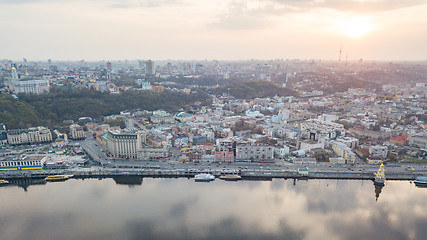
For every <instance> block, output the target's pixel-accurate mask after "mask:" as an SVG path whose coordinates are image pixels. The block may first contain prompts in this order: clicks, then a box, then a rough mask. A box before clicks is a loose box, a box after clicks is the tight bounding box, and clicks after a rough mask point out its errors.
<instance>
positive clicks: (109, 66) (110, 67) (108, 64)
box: [107, 61, 113, 80]
mask: <svg viewBox="0 0 427 240" xmlns="http://www.w3.org/2000/svg"><path fill="white" fill-rule="evenodd" d="M111 70H113V68H112V66H111V62H110V61H108V62H107V79H108V80H110V77H111Z"/></svg>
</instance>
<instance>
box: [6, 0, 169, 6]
mask: <svg viewBox="0 0 427 240" xmlns="http://www.w3.org/2000/svg"><path fill="white" fill-rule="evenodd" d="M61 1H62V2H69V3H73V2H75V1H70V0H0V4H2V3H3V4H30V3H44V2H55V3H57V2H61ZM83 2H84V1H83ZM93 2H96V3H97V4H100V5H106V6H110V7H111V8H132V7H160V6H163V5H169V4H173V3H175V2H176V0H122V1H119V0H97V1H93Z"/></svg>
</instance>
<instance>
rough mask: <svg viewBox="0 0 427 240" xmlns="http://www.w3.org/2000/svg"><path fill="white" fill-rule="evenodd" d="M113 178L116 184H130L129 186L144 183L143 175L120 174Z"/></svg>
mask: <svg viewBox="0 0 427 240" xmlns="http://www.w3.org/2000/svg"><path fill="white" fill-rule="evenodd" d="M113 180H114V182H116V184H123V185H128V186H129V187H133V186H135V185H141V184H142V177H137V176H118V177H114V178H113Z"/></svg>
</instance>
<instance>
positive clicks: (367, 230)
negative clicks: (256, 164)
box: [0, 178, 427, 240]
mask: <svg viewBox="0 0 427 240" xmlns="http://www.w3.org/2000/svg"><path fill="white" fill-rule="evenodd" d="M124 183H133V184H129V185H126V184H124ZM380 191H381V193H380V194H379V192H380ZM378 194H379V197H378ZM377 197H378V198H377ZM426 199H427V188H417V187H415V186H414V184H413V183H410V182H407V181H387V183H386V186H385V187H384V188H382V189H379V188H375V187H374V184H373V182H372V181H360V180H309V181H305V180H302V181H301V180H300V181H296V182H294V180H290V179H289V180H284V179H273V180H272V181H239V182H226V181H222V180H218V179H217V180H215V181H213V182H210V183H199V182H194V180H193V179H185V178H181V179H159V178H144V179H143V181H138V179H136V180H135V179H133V181H132V182H127V179H115V180H114V179H102V180H98V179H85V180H81V179H80V180H79V179H70V180H68V181H66V182H55V183H50V182H49V183H47V184H44V185H31V186H29V187H26V188H25V190H24V189H23V188H21V187H17V186H5V187H1V188H0V239H61V240H66V239H233V240H237V239H306V240H319V239H330V240H341V239H343V240H347V239H348V240H353V239H354V240H360V239H387V240H393V239H396V240H397V239H427V227H426V226H427V201H426Z"/></svg>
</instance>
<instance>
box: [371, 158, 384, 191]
mask: <svg viewBox="0 0 427 240" xmlns="http://www.w3.org/2000/svg"><path fill="white" fill-rule="evenodd" d="M374 184H375V185H379V186H384V184H385V169H384V163H382V162H381V165H380V168H379V169H378V171H377V173H376V174H375V180H374Z"/></svg>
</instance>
